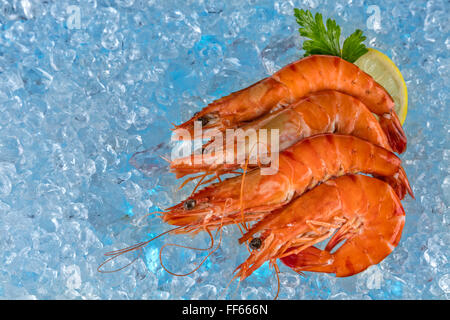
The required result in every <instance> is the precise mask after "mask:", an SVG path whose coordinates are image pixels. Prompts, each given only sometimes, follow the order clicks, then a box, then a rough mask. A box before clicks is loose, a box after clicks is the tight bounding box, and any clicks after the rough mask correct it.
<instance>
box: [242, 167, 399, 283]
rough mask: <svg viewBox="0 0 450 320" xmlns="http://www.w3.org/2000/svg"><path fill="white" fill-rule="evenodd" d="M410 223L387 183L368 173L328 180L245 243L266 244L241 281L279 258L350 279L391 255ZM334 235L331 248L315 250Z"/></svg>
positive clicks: (265, 223) (277, 214) (257, 229)
mask: <svg viewBox="0 0 450 320" xmlns="http://www.w3.org/2000/svg"><path fill="white" fill-rule="evenodd" d="M404 223H405V212H404V210H403V207H402V204H401V202H400V199H399V198H398V196H397V195H396V194H395V192H394V190H393V189H392V188H391V187H390V186H389V185H388V184H386V183H385V182H383V181H380V180H378V179H375V178H371V177H367V176H362V175H349V176H343V177H340V178H336V179H334V180H328V181H327V182H325V183H323V184H321V185H320V186H318V187H316V188H314V189H312V190H310V191H309V192H307V193H305V194H304V195H302V196H301V197H300V198H298V199H297V200H295V201H294V202H292V203H290V204H289V205H288V206H286V207H284V208H281V209H279V210H277V211H275V212H273V213H272V214H271V215H269V216H267V217H266V218H265V219H263V220H261V221H260V222H258V223H257V224H255V225H254V226H253V227H252V228H251V229H250V230H249V231H248V232H247V233H246V234H244V236H243V237H241V238H240V239H239V242H240V243H243V242H245V241H247V240H250V239H251V238H253V239H258V242H259V244H260V246H259V249H256V250H253V251H252V252H251V254H250V256H249V257H248V258H247V260H246V261H245V262H244V263H242V264H241V265H240V266H239V267H238V268H237V269H236V270H237V273H236V276H235V278H237V277H240V279H241V280H243V279H245V278H247V277H248V276H249V275H251V274H252V273H253V272H254V271H255V270H256V269H258V268H259V267H260V266H261V265H262V264H263V263H264V262H266V261H270V262H271V263H272V264H274V265H276V260H277V259H281V261H283V263H285V264H287V265H288V266H289V267H291V268H293V269H294V270H295V271H297V272H301V271H315V272H328V273H335V274H336V276H338V277H345V276H350V275H353V274H356V273H359V272H361V271H364V270H365V269H367V268H368V267H369V266H371V265H374V264H377V263H379V262H380V261H382V260H383V259H384V258H385V257H386V256H388V255H389V254H390V253H391V252H392V250H394V248H395V247H396V246H397V244H398V243H399V241H400V237H401V233H402V229H403V226H404ZM330 237H331V239H330V240H329V242H328V244H327V246H326V248H325V250H320V249H317V248H316V247H313V245H315V244H317V243H319V242H322V241H324V240H326V239H328V238H330ZM344 240H346V241H345V243H343V244H342V246H341V247H339V248H338V249H337V250H336V251H335V252H333V253H332V252H331V250H333V248H335V247H336V245H337V244H339V243H341V242H342V241H344ZM252 241H254V240H252Z"/></svg>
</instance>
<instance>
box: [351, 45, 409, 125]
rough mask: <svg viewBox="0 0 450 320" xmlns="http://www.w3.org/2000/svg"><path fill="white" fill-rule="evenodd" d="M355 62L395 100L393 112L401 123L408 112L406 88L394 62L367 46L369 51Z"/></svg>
mask: <svg viewBox="0 0 450 320" xmlns="http://www.w3.org/2000/svg"><path fill="white" fill-rule="evenodd" d="M355 64H356V65H357V66H358V67H359V68H360V69H362V70H363V71H364V72H366V73H368V74H370V75H371V76H372V78H374V79H375V81H376V82H378V83H379V84H381V85H382V86H383V87H384V88H385V89H386V91H387V92H389V94H390V95H391V97H392V99H394V102H395V112H396V113H397V115H398V118H399V119H400V121H401V123H402V124H403V122H405V118H406V113H407V112H408V89H407V88H406V83H405V80H404V79H403V76H402V74H401V72H400V70H398V68H397V66H396V65H395V64H394V62H392V60H391V59H389V57H388V56H387V55H385V54H384V53H381V52H380V51H378V50H375V49H372V48H369V52H367V53H366V54H364V55H362V56H361V57H359V59H358V60H356V61H355Z"/></svg>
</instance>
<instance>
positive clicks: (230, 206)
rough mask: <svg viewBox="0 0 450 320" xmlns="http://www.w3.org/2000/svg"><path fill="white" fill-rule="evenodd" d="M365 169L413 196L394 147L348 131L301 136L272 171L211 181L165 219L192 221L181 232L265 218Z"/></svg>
mask: <svg viewBox="0 0 450 320" xmlns="http://www.w3.org/2000/svg"><path fill="white" fill-rule="evenodd" d="M357 172H363V173H368V174H373V175H377V176H381V177H384V178H387V179H389V183H391V184H392V186H393V187H394V188H395V190H396V192H397V193H398V194H399V196H400V197H401V198H403V197H404V195H405V193H406V191H408V192H409V193H410V195H411V196H412V190H411V188H410V186H409V182H408V179H407V177H406V174H405V172H404V171H403V169H402V167H401V160H400V159H399V158H398V157H397V156H396V155H395V154H394V153H392V152H390V151H388V150H386V149H384V148H381V147H378V146H375V145H374V144H372V143H370V142H367V141H365V140H361V139H359V138H355V137H353V136H347V135H334V134H322V135H317V136H313V137H309V138H306V139H304V140H301V141H300V142H298V143H297V144H295V145H294V146H292V147H290V148H288V149H286V150H285V151H283V152H281V153H280V155H279V169H278V172H277V173H276V174H274V175H261V169H260V168H257V169H255V170H252V171H250V172H249V173H248V174H247V175H246V177H245V181H244V184H242V179H241V177H239V176H237V177H233V178H229V179H226V180H224V181H222V182H219V183H215V184H212V185H210V186H208V187H206V188H204V189H203V190H200V191H198V192H196V193H195V194H193V195H191V196H190V197H189V198H188V199H187V200H186V201H184V202H182V203H180V204H178V205H176V206H174V207H172V208H169V209H168V210H167V211H166V212H164V214H163V217H162V218H163V220H164V221H166V222H168V223H169V224H172V225H177V226H190V228H188V229H183V232H185V231H186V232H190V231H192V230H193V229H196V228H197V229H199V230H200V229H201V228H202V227H208V228H210V229H211V228H213V227H217V226H218V225H219V224H220V225H226V224H235V223H239V222H240V221H241V220H242V219H241V216H242V215H244V214H245V220H246V221H254V220H258V219H261V218H262V217H264V216H265V215H266V214H267V213H268V212H271V211H273V210H275V209H277V208H279V207H281V206H283V205H285V204H287V203H289V202H290V201H291V200H292V199H293V198H295V197H298V196H299V195H301V194H302V193H304V192H305V191H306V190H308V189H311V188H313V187H314V186H316V185H317V184H319V183H320V182H323V181H326V180H328V179H329V178H332V177H336V176H341V175H344V174H349V173H357Z"/></svg>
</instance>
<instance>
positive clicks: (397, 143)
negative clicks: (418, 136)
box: [380, 111, 407, 153]
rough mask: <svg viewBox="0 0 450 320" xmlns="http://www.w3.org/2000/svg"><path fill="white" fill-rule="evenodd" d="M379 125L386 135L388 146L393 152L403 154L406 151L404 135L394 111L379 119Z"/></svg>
mask: <svg viewBox="0 0 450 320" xmlns="http://www.w3.org/2000/svg"><path fill="white" fill-rule="evenodd" d="M380 125H381V128H382V129H383V131H384V132H385V133H386V136H387V138H388V141H389V144H390V146H391V148H392V150H393V151H394V152H397V153H403V152H405V150H406V142H407V140H406V135H405V132H404V131H403V128H402V125H401V123H400V120H399V119H398V116H397V114H396V113H395V111H392V112H391V113H390V114H386V115H383V116H381V117H380Z"/></svg>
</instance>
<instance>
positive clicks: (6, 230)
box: [0, 0, 450, 299]
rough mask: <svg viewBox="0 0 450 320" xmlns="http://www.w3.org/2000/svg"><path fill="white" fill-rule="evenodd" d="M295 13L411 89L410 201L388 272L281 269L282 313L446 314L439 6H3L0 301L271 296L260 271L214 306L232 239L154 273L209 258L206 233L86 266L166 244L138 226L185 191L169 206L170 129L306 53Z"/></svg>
mask: <svg viewBox="0 0 450 320" xmlns="http://www.w3.org/2000/svg"><path fill="white" fill-rule="evenodd" d="M294 7H298V8H305V9H310V10H313V11H314V12H315V11H319V12H321V13H323V15H324V16H325V17H333V18H334V19H336V21H337V23H338V24H340V25H341V27H342V30H343V34H344V35H345V36H347V35H348V34H350V33H351V32H353V31H354V29H355V28H359V29H362V30H364V33H365V35H366V36H367V37H368V40H367V44H368V45H369V46H372V47H375V48H378V49H379V50H381V51H383V52H385V53H386V54H387V55H389V56H390V57H391V58H392V59H393V61H394V62H395V63H396V64H397V65H398V66H399V68H400V70H401V71H402V73H403V75H404V77H405V80H406V82H407V85H408V92H409V113H408V117H407V119H406V122H405V125H404V129H405V132H406V134H407V136H408V139H409V141H408V150H407V152H406V153H405V154H403V155H402V159H403V161H404V165H405V169H406V171H407V173H408V176H409V179H410V181H411V184H412V186H413V189H414V193H415V195H416V200H415V201H413V200H412V199H411V198H408V197H407V198H406V200H405V201H404V202H403V203H404V207H405V209H406V225H405V228H404V232H403V236H402V239H401V242H400V244H399V246H398V247H397V248H396V249H395V251H394V252H393V253H392V254H391V255H390V256H389V257H388V258H387V259H385V260H384V261H383V262H382V263H380V264H379V265H376V266H373V267H371V268H369V269H368V270H367V271H365V272H363V273H361V274H358V275H356V276H353V277H350V278H344V279H338V278H335V277H333V276H329V275H326V274H308V275H307V277H306V278H302V277H300V276H299V275H297V274H295V273H294V272H292V271H290V270H289V269H288V268H287V267H284V266H281V271H282V273H281V275H280V280H281V285H282V286H281V291H280V298H281V299H303V298H310V299H415V298H420V299H449V298H450V264H449V259H450V255H449V250H448V245H449V243H450V242H449V241H450V238H449V237H450V233H449V224H450V211H449V206H450V170H449V167H450V141H449V136H450V135H449V131H450V122H449V116H448V105H449V103H450V99H449V89H450V82H449V79H450V57H449V54H448V52H449V48H450V38H449V35H450V32H449V31H450V30H449V28H450V27H449V26H450V24H449V21H448V12H449V11H450V7H449V3H448V1H445V0H433V1H426V2H425V1H406V0H404V1H387V0H382V1H376V0H372V1H363V0H333V1H331V0H330V1H323V0H304V1H271V0H270V1H269V0H262V1H257V0H247V1H242V0H230V1H215V0H204V1H201V0H198V1H194V0H185V1H181V0H179V1H175V0H165V1H154V0H147V1H139V0H120V1H119V0H115V1H114V0H110V1H107V0H97V1H96V0H83V1H79V2H77V1H65V0H64V1H46V2H44V1H40V0H22V1H6V0H5V1H0V266H1V267H0V298H2V299H5V298H6V299H36V298H37V299H51V298H61V299H82V298H86V299H175V298H183V299H216V298H222V297H226V298H237V299H271V298H272V297H273V295H274V294H275V292H276V288H277V281H276V278H275V275H274V273H273V270H271V269H270V268H269V267H268V265H267V264H266V265H264V266H263V267H261V268H260V269H259V270H257V271H256V272H255V273H254V274H253V275H252V276H251V277H250V278H248V279H247V280H245V281H244V282H242V283H241V284H240V286H239V289H238V290H236V285H237V283H236V282H235V283H234V284H232V285H231V286H230V287H229V289H228V290H227V291H226V292H225V291H224V290H225V288H226V286H227V285H228V283H229V281H230V280H231V278H232V275H233V274H232V272H233V270H234V269H235V267H236V266H237V265H238V264H239V263H240V262H242V261H243V260H244V259H245V258H246V256H247V255H248V253H247V251H246V249H245V248H244V247H240V246H238V243H237V241H236V239H237V237H238V235H239V231H238V230H237V229H236V228H234V227H228V228H225V229H224V234H223V240H222V244H221V246H220V249H219V250H217V251H216V252H214V254H212V255H211V256H210V257H209V259H208V260H207V262H206V263H205V264H204V265H203V266H202V267H201V268H200V269H199V270H198V271H197V272H195V273H193V274H190V275H188V276H186V277H173V276H171V275H169V274H168V273H166V272H165V271H164V270H163V268H162V267H161V265H160V263H159V248H160V247H161V246H162V245H164V244H167V243H179V244H184V245H188V246H193V247H199V248H207V247H208V246H209V245H210V243H209V240H210V239H209V237H208V236H207V235H206V234H199V235H198V236H196V237H194V238H192V237H189V236H165V237H162V238H159V239H158V240H156V241H155V242H153V243H152V244H151V245H149V246H147V247H146V248H145V249H144V251H143V254H142V255H141V256H140V257H139V259H138V260H137V261H136V262H135V263H134V264H132V265H131V266H129V267H128V268H125V269H124V270H122V271H120V272H117V273H112V274H100V273H98V272H97V270H96V268H97V267H98V266H99V264H100V263H102V262H103V261H104V260H105V258H106V257H105V256H103V254H104V253H106V252H107V251H110V250H115V249H121V248H124V247H127V246H129V245H132V244H134V243H137V242H140V241H145V240H148V239H150V238H151V237H153V236H155V235H157V234H159V233H161V232H163V231H165V230H168V226H166V225H164V224H163V223H162V222H161V221H160V219H159V218H158V217H156V216H149V217H146V218H142V217H144V216H145V215H146V214H147V213H149V212H153V211H157V210H160V209H162V208H166V207H168V206H171V205H173V204H175V203H177V202H178V201H180V200H182V199H183V198H184V197H185V196H186V195H188V194H189V191H191V190H192V187H193V186H191V185H190V186H189V187H187V188H186V189H183V190H182V191H180V192H177V191H176V190H177V187H178V186H179V184H180V181H176V179H175V178H174V177H173V175H171V174H169V173H168V172H167V163H166V162H165V161H164V160H163V159H162V158H161V157H160V155H167V154H170V150H171V147H172V144H171V143H170V135H171V131H170V128H171V127H172V125H171V124H172V123H175V124H177V123H181V122H182V121H185V120H187V119H188V118H190V117H191V116H192V114H193V113H194V112H196V111H198V110H200V109H201V108H202V107H203V106H205V105H206V104H207V103H208V102H211V101H213V100H214V99H217V98H219V97H221V96H223V95H226V94H228V93H230V92H232V91H235V90H238V89H241V88H243V87H246V86H248V85H250V84H252V83H254V82H256V81H257V80H259V79H261V78H263V77H265V76H267V75H269V74H271V73H273V72H274V71H276V70H277V69H279V68H280V67H282V66H283V65H285V64H287V63H289V62H292V61H294V60H296V59H298V58H299V57H301V56H302V51H301V50H300V49H299V48H300V46H301V45H300V42H301V39H300V37H299V35H298V32H297V29H298V26H297V25H296V22H295V19H294V17H293V12H292V11H293V8H294ZM144 150H151V151H152V152H150V153H138V154H136V153H137V152H141V151H144ZM134 154H136V155H135V156H134V157H133V155H134ZM205 255H206V252H202V251H188V250H185V249H181V248H176V247H167V248H166V250H165V251H164V252H163V261H164V262H165V265H166V266H167V267H168V268H169V269H170V270H171V271H173V272H176V273H187V272H189V271H190V270H192V269H193V268H195V266H196V263H198V262H200V261H201V259H202V258H203V257H204V256H205ZM134 258H135V255H133V254H129V255H124V256H121V257H120V258H118V259H117V260H116V261H114V263H112V264H111V265H108V266H106V267H108V268H110V269H114V268H117V267H120V266H123V265H125V264H127V263H128V262H130V261H132V260H133V259H134Z"/></svg>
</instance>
